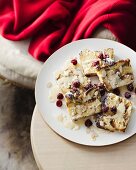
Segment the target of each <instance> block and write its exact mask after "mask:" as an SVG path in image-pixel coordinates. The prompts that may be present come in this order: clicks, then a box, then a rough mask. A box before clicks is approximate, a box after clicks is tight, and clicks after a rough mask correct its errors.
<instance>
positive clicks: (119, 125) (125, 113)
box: [96, 93, 132, 132]
mask: <svg viewBox="0 0 136 170" xmlns="http://www.w3.org/2000/svg"><path fill="white" fill-rule="evenodd" d="M102 111H103V113H102V114H101V115H99V116H97V120H96V122H97V123H96V125H97V127H99V128H103V129H106V130H109V131H111V132H114V131H123V132H125V130H126V128H127V125H128V122H129V119H130V116H131V112H132V103H131V102H130V101H129V100H127V99H125V98H123V97H119V96H117V95H115V94H113V93H108V94H107V96H106V99H105V102H104V104H103V106H102Z"/></svg>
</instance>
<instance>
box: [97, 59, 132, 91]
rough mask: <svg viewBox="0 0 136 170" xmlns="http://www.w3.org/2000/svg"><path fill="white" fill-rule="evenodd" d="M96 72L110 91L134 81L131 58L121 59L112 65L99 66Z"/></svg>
mask: <svg viewBox="0 0 136 170" xmlns="http://www.w3.org/2000/svg"><path fill="white" fill-rule="evenodd" d="M96 72H97V75H98V77H99V80H100V82H101V83H103V84H104V85H105V87H106V89H107V90H108V91H109V90H112V89H115V88H117V87H121V86H124V85H128V84H130V83H132V82H133V81H134V76H133V72H132V67H131V65H130V60H129V59H126V60H119V61H117V62H115V63H113V64H112V65H110V66H102V67H97V71H96Z"/></svg>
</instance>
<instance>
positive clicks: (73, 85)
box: [72, 81, 80, 88]
mask: <svg viewBox="0 0 136 170" xmlns="http://www.w3.org/2000/svg"><path fill="white" fill-rule="evenodd" d="M79 86H80V82H79V81H74V82H73V83H72V87H75V88H78V87H79Z"/></svg>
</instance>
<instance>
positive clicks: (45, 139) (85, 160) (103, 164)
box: [31, 107, 136, 170]
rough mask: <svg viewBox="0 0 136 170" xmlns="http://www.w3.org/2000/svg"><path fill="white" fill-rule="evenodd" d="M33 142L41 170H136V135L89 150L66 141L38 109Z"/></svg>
mask: <svg viewBox="0 0 136 170" xmlns="http://www.w3.org/2000/svg"><path fill="white" fill-rule="evenodd" d="M31 143H32V148H33V153H34V156H35V160H36V162H37V164H38V167H39V169H40V170H109V169H110V170H128V169H129V170H135V169H136V135H134V136H133V137H131V138H129V139H127V140H126V141H123V142H121V143H118V144H115V145H111V146H106V147H89V146H83V145H78V144H75V143H72V142H70V141H67V140H66V139H64V138H62V137H60V136H59V135H57V134H56V133H55V132H53V130H51V129H50V128H49V127H48V125H47V124H46V123H45V122H44V120H43V119H42V117H41V114H40V113H39V112H38V109H37V108H36V107H35V110H34V113H33V118H32V123H31Z"/></svg>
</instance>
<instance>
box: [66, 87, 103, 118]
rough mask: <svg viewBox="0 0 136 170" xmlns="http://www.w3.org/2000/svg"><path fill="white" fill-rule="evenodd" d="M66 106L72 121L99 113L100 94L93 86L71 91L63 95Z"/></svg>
mask: <svg viewBox="0 0 136 170" xmlns="http://www.w3.org/2000/svg"><path fill="white" fill-rule="evenodd" d="M65 101H66V106H67V109H68V112H69V115H70V117H71V119H72V120H78V119H79V118H83V117H87V116H90V115H94V114H96V113H99V112H101V101H100V94H99V91H98V89H97V87H95V86H90V88H89V89H87V90H84V89H76V90H71V91H69V92H67V93H66V94H65Z"/></svg>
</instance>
